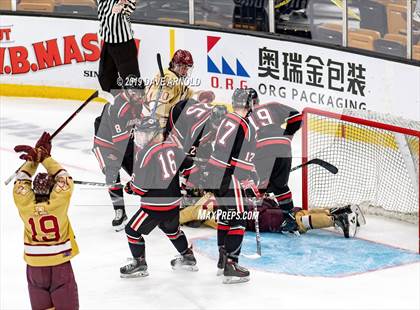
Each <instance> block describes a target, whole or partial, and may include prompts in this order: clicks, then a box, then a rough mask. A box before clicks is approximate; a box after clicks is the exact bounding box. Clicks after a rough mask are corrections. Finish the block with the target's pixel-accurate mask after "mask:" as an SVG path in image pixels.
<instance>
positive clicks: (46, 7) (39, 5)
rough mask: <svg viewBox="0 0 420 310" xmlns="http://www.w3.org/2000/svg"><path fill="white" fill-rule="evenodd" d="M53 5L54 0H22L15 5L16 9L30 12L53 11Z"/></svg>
mask: <svg viewBox="0 0 420 310" xmlns="http://www.w3.org/2000/svg"><path fill="white" fill-rule="evenodd" d="M54 7H55V1H54V0H42V1H36V0H22V1H21V2H20V3H19V4H18V5H17V10H18V11H32V12H53V11H54Z"/></svg>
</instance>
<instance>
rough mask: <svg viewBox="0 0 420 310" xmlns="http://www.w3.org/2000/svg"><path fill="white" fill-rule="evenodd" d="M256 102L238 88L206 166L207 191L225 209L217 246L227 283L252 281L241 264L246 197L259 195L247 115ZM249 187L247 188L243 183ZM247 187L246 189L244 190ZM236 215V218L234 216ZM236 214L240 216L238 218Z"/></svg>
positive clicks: (253, 136) (253, 149) (252, 139)
mask: <svg viewBox="0 0 420 310" xmlns="http://www.w3.org/2000/svg"><path fill="white" fill-rule="evenodd" d="M253 104H254V100H253V98H252V96H251V94H250V92H249V91H248V90H247V89H236V90H235V92H234V94H233V96H232V106H233V110H234V112H233V113H228V114H226V117H225V119H224V120H223V121H222V122H221V124H220V126H219V128H218V131H217V134H216V139H215V145H214V152H213V153H212V155H211V156H210V159H209V161H208V165H207V171H208V177H207V184H206V189H208V190H210V191H213V192H214V195H215V197H216V201H217V204H218V207H219V208H220V209H221V210H222V213H221V216H220V217H219V218H218V219H217V221H218V226H217V243H218V246H219V253H220V257H219V262H218V264H217V265H218V268H219V274H221V272H223V275H224V283H237V282H245V281H249V271H248V270H247V269H245V268H244V267H241V266H239V265H238V259H239V254H240V251H241V246H242V240H243V236H244V232H245V226H246V221H245V219H244V217H243V214H244V212H245V211H247V205H246V201H245V199H244V198H245V190H249V189H253V190H254V191H252V190H250V193H248V194H247V195H248V196H249V195H258V190H257V189H256V186H252V182H250V173H251V171H252V170H253V169H254V165H253V163H252V160H253V157H254V156H255V130H254V128H253V127H252V126H251V125H250V124H249V120H248V115H249V112H250V111H251V109H252V106H253ZM245 183H246V184H247V185H246V186H245V185H244V184H245ZM244 188H246V189H244ZM234 215H235V216H234ZM236 215H237V216H236Z"/></svg>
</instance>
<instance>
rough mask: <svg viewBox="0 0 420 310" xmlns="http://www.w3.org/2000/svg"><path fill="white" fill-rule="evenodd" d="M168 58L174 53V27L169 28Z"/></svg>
mask: <svg viewBox="0 0 420 310" xmlns="http://www.w3.org/2000/svg"><path fill="white" fill-rule="evenodd" d="M169 54H170V55H169V59H172V56H173V55H174V54H175V29H169Z"/></svg>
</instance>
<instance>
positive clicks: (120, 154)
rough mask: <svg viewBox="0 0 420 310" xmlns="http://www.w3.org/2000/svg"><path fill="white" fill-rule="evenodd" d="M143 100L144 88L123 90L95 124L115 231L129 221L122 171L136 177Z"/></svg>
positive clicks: (138, 86) (94, 150)
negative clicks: (137, 129) (137, 130)
mask: <svg viewBox="0 0 420 310" xmlns="http://www.w3.org/2000/svg"><path fill="white" fill-rule="evenodd" d="M144 98H145V95H144V85H143V84H140V85H133V86H132V87H128V88H127V89H125V90H121V91H120V93H119V94H118V95H117V96H116V97H115V100H114V103H113V104H110V103H107V104H106V105H105V107H104V109H103V111H102V114H101V116H99V117H97V118H96V120H95V137H94V147H93V152H94V154H95V156H96V158H97V160H98V162H99V166H100V168H101V170H102V172H103V173H104V174H105V180H106V183H107V184H108V186H109V187H108V192H109V195H110V197H111V201H112V204H113V207H114V210H115V217H114V219H113V220H112V226H113V227H114V229H115V230H116V231H121V230H122V229H124V224H125V222H126V221H127V215H126V213H125V205H124V195H123V186H122V185H121V178H120V170H121V168H122V169H124V170H125V171H126V172H127V174H128V175H129V176H131V174H132V173H133V161H134V152H135V146H134V128H135V126H136V125H137V124H140V122H141V119H142V114H141V112H142V105H143V103H144Z"/></svg>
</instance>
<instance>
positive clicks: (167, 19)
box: [158, 17, 187, 24]
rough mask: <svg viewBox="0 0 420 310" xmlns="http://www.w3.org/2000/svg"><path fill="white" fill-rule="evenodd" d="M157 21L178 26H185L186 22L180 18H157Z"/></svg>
mask: <svg viewBox="0 0 420 310" xmlns="http://www.w3.org/2000/svg"><path fill="white" fill-rule="evenodd" d="M158 20H159V21H161V22H168V23H178V24H186V23H187V21H186V20H183V19H181V18H172V17H159V18H158Z"/></svg>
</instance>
